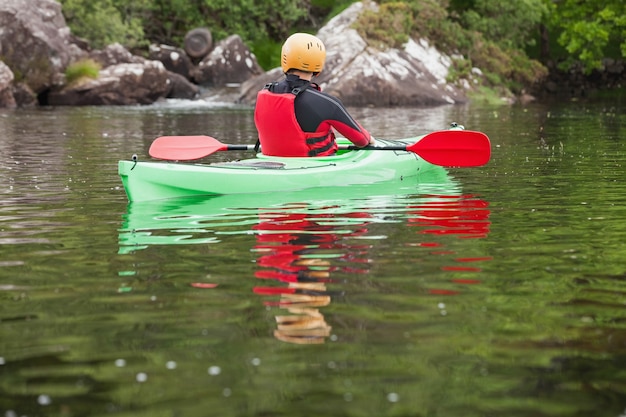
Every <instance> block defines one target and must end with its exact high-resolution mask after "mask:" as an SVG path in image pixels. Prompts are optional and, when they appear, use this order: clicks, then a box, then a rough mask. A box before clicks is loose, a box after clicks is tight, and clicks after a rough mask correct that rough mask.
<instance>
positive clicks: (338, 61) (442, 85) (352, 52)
mask: <svg viewBox="0 0 626 417" xmlns="http://www.w3.org/2000/svg"><path fill="white" fill-rule="evenodd" d="M377 7H378V6H377V5H376V4H375V3H373V2H368V3H367V4H366V3H364V2H357V3H353V4H352V5H351V6H350V7H348V8H347V9H346V10H344V11H343V12H342V13H340V14H339V15H337V16H335V17H334V18H333V19H331V20H330V21H329V22H328V23H327V24H326V25H325V26H324V27H323V28H322V29H320V31H319V32H318V33H317V36H318V37H319V38H320V39H321V40H322V41H323V42H324V44H325V46H326V53H327V56H326V63H325V65H324V71H323V72H322V73H321V74H320V75H319V76H318V77H317V78H316V79H314V81H315V82H317V83H318V84H320V86H321V87H322V90H323V91H325V92H327V93H329V94H332V95H334V96H336V97H338V98H340V99H341V100H342V101H343V103H344V104H345V105H348V106H425V105H429V106H435V105H441V104H452V103H463V102H465V101H467V98H466V95H465V90H463V89H462V88H460V87H456V86H453V85H450V84H449V83H448V82H447V81H446V76H447V75H448V69H449V68H450V65H451V59H450V57H448V56H446V55H444V54H442V53H440V52H439V51H437V50H436V49H435V48H433V47H432V46H430V45H429V44H428V43H427V42H426V41H425V40H413V39H409V41H408V42H407V43H406V44H405V45H404V47H403V48H402V49H387V50H379V49H377V48H375V47H373V46H370V45H369V44H368V42H367V40H366V39H364V38H363V37H361V36H360V35H359V33H358V32H357V31H356V29H353V28H352V24H353V23H354V22H355V21H356V19H357V18H358V16H359V14H360V13H362V12H363V11H364V10H365V9H366V8H372V9H374V10H375V9H376V8H377ZM281 76H282V72H281V70H280V68H276V69H273V70H271V71H268V72H267V73H265V74H263V75H262V76H260V77H257V78H255V79H251V80H250V81H248V82H246V83H244V84H243V85H242V88H241V96H240V98H239V101H240V102H241V103H249V104H253V103H254V102H255V100H256V93H257V92H258V90H259V89H260V88H261V87H262V86H263V85H264V84H265V83H266V82H268V81H272V80H276V79H279V78H281Z"/></svg>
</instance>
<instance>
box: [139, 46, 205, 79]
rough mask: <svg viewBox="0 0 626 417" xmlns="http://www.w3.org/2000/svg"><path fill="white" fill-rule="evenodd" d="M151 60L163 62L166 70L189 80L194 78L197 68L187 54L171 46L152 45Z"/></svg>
mask: <svg viewBox="0 0 626 417" xmlns="http://www.w3.org/2000/svg"><path fill="white" fill-rule="evenodd" d="M149 58H150V59H153V60H155V61H161V62H162V63H163V65H164V66H165V69H167V70H168V71H171V72H173V73H176V74H180V75H182V76H183V77H185V78H186V79H188V80H192V79H193V78H194V73H195V66H194V64H193V62H191V59H190V58H189V56H187V54H186V52H185V51H184V50H182V49H180V48H176V47H174V46H169V45H150V55H149Z"/></svg>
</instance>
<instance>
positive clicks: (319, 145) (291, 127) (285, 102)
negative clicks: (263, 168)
mask: <svg viewBox="0 0 626 417" xmlns="http://www.w3.org/2000/svg"><path fill="white" fill-rule="evenodd" d="M268 86H269V85H267V86H265V88H264V89H262V90H261V91H259V93H258V94H257V101H256V107H255V110H254V122H255V124H256V127H257V130H258V132H259V141H260V143H261V151H262V152H263V154H264V155H271V156H324V155H332V154H334V153H335V151H336V150H337V144H336V143H335V134H334V132H333V130H332V128H328V129H327V130H325V131H319V132H305V131H303V130H302V128H301V127H300V125H299V124H298V120H297V119H296V111H295V107H294V102H295V99H296V96H297V95H298V94H299V93H300V90H299V89H294V90H293V91H292V92H289V93H273V92H271V91H270V90H269V89H268Z"/></svg>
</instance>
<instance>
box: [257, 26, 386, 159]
mask: <svg viewBox="0 0 626 417" xmlns="http://www.w3.org/2000/svg"><path fill="white" fill-rule="evenodd" d="M325 60H326V48H325V47H324V44H323V43H322V41H321V40H320V39H318V38H317V37H315V36H313V35H310V34H308V33H295V34H293V35H291V36H290V37H289V38H288V39H287V40H286V41H285V43H284V44H283V47H282V51H281V68H282V70H283V72H284V73H285V79H284V80H282V81H280V82H274V83H269V84H267V85H266V86H265V87H264V88H263V90H261V91H260V92H259V93H258V95H257V102H256V108H255V112H254V122H255V124H256V127H257V130H258V132H259V142H260V144H261V151H262V152H263V154H265V155H272V156H300V157H301V156H325V155H333V154H334V153H335V152H336V150H337V143H336V142H335V133H334V131H333V129H336V130H337V131H338V132H339V133H341V134H342V135H343V136H345V137H346V138H348V139H349V140H350V141H351V142H352V143H354V144H355V145H356V146H359V147H363V146H366V145H368V144H373V143H374V139H373V138H372V137H371V136H370V134H369V132H368V131H367V130H365V129H364V128H363V127H361V125H360V124H359V123H357V122H356V121H355V120H354V119H353V118H352V116H350V114H349V113H348V111H347V110H346V109H345V107H344V106H343V104H342V103H341V101H340V100H339V99H338V98H336V97H333V96H330V95H328V94H326V93H323V92H322V91H321V90H320V87H319V86H318V85H317V84H315V83H313V82H311V80H312V79H313V77H315V76H317V75H318V74H319V73H320V72H322V69H323V67H324V61H325Z"/></svg>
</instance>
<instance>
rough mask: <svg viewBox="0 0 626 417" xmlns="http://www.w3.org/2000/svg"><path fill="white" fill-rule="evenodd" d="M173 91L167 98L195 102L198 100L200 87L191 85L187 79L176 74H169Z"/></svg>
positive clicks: (171, 90)
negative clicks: (194, 100)
mask: <svg viewBox="0 0 626 417" xmlns="http://www.w3.org/2000/svg"><path fill="white" fill-rule="evenodd" d="M169 80H170V85H171V89H170V92H169V93H168V95H167V98H179V99H185V100H193V99H196V98H198V95H199V94H200V87H198V86H197V85H195V84H193V83H191V82H190V81H189V80H188V79H187V78H185V77H183V76H182V75H180V74H176V73H174V72H171V71H170V72H169Z"/></svg>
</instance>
